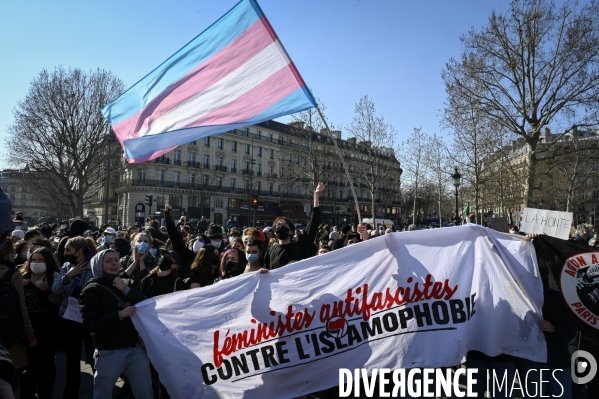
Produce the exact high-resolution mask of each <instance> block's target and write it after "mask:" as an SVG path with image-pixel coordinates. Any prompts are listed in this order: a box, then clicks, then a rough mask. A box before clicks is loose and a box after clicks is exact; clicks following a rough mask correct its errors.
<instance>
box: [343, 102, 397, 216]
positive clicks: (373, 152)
mask: <svg viewBox="0 0 599 399" xmlns="http://www.w3.org/2000/svg"><path fill="white" fill-rule="evenodd" d="M349 132H350V133H351V135H352V136H354V137H355V138H356V140H357V142H358V145H359V147H360V150H359V152H358V153H357V154H355V155H356V157H357V161H358V162H359V163H360V164H361V166H360V167H359V171H358V173H359V176H360V177H359V178H360V181H361V182H362V183H363V184H365V185H366V188H367V189H368V191H369V192H370V198H371V205H372V224H373V228H376V220H375V219H376V215H375V209H376V207H375V202H376V200H377V199H376V195H377V194H380V193H381V192H383V191H386V190H387V189H388V188H392V187H397V188H398V190H399V184H400V182H399V174H400V172H399V171H400V168H399V162H397V160H396V158H395V153H394V150H393V148H394V146H395V130H394V129H393V126H391V125H389V124H387V123H386V122H385V119H384V118H383V117H382V116H379V115H377V114H376V109H375V106H374V102H373V101H372V100H371V99H370V98H369V97H368V96H364V97H362V98H361V99H360V101H359V102H358V103H357V104H356V106H355V108H354V117H353V120H352V123H351V125H350V127H349ZM379 202H380V201H379Z"/></svg>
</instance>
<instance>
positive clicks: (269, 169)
mask: <svg viewBox="0 0 599 399" xmlns="http://www.w3.org/2000/svg"><path fill="white" fill-rule="evenodd" d="M268 173H275V167H274V166H272V165H269V166H268Z"/></svg>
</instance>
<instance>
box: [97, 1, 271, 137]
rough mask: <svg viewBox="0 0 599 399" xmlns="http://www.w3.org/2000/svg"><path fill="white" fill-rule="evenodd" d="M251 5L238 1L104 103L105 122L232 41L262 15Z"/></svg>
mask: <svg viewBox="0 0 599 399" xmlns="http://www.w3.org/2000/svg"><path fill="white" fill-rule="evenodd" d="M254 4H255V3H254V2H253V1H252V0H242V1H240V2H239V3H238V4H237V5H236V6H235V7H233V8H232V9H231V10H229V12H227V13H226V14H225V15H223V16H222V17H221V18H220V19H219V20H218V21H216V22H215V23H213V24H212V25H211V26H210V27H209V28H207V29H206V30H204V31H203V32H202V33H200V34H199V35H198V36H196V37H195V38H194V39H193V40H192V41H190V42H189V43H187V44H186V45H185V46H184V47H182V48H181V49H180V50H179V51H177V52H176V53H175V54H173V55H172V56H171V57H169V58H168V59H167V60H166V61H164V62H163V63H162V64H160V65H159V66H158V67H157V68H156V69H154V70H153V71H152V72H150V73H149V74H148V75H146V76H145V77H144V78H142V79H141V80H140V81H138V82H137V83H135V84H134V85H133V86H131V87H130V88H129V89H128V90H127V91H125V92H124V93H123V94H122V95H121V96H120V97H118V98H117V99H116V100H114V101H112V102H111V103H109V104H108V105H106V106H105V107H104V108H103V109H102V114H103V115H104V117H105V118H106V119H107V120H108V123H109V124H111V125H114V124H116V123H119V122H121V121H123V120H125V119H127V118H128V117H130V116H132V115H135V114H136V113H138V112H139V111H141V110H142V109H143V108H145V107H146V106H147V105H148V104H149V103H150V102H151V101H152V100H154V99H155V98H156V97H157V96H158V95H159V94H160V93H162V92H163V91H164V90H166V89H167V88H168V87H169V86H170V85H171V84H173V83H174V82H177V81H179V80H180V79H181V78H182V77H184V76H185V75H186V74H188V73H189V72H190V71H192V70H193V69H194V68H196V67H197V66H198V65H200V64H202V63H203V62H205V61H206V60H208V59H209V58H210V57H212V56H214V55H215V54H217V53H218V52H219V51H220V50H222V49H223V48H224V47H225V46H227V45H228V44H229V43H231V42H232V41H233V40H235V39H236V38H237V37H238V36H239V35H240V34H242V33H243V32H244V31H246V30H247V29H248V28H249V27H250V26H252V25H253V24H254V23H255V22H256V21H257V20H258V19H260V17H261V16H262V14H261V13H260V14H259V13H258V12H257V9H256V7H255V5H254ZM258 10H259V9H258Z"/></svg>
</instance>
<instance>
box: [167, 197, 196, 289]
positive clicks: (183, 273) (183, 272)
mask: <svg viewBox="0 0 599 399" xmlns="http://www.w3.org/2000/svg"><path fill="white" fill-rule="evenodd" d="M171 209H172V208H171V206H170V205H169V204H166V205H165V206H164V222H165V224H166V231H168V237H169V238H170V240H171V244H172V245H173V250H174V251H175V252H176V253H177V254H179V258H180V259H181V264H179V277H181V278H183V279H186V278H188V277H190V275H189V269H190V267H191V264H192V263H193V260H194V259H195V257H196V253H195V252H193V251H192V250H191V249H189V248H187V245H185V240H184V239H183V236H182V235H181V231H180V230H178V229H177V226H175V222H173V217H172V216H171Z"/></svg>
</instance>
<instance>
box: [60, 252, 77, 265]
mask: <svg viewBox="0 0 599 399" xmlns="http://www.w3.org/2000/svg"><path fill="white" fill-rule="evenodd" d="M63 258H64V260H65V262H69V263H70V264H71V265H76V264H77V256H76V255H75V254H71V255H64V256H63Z"/></svg>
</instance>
